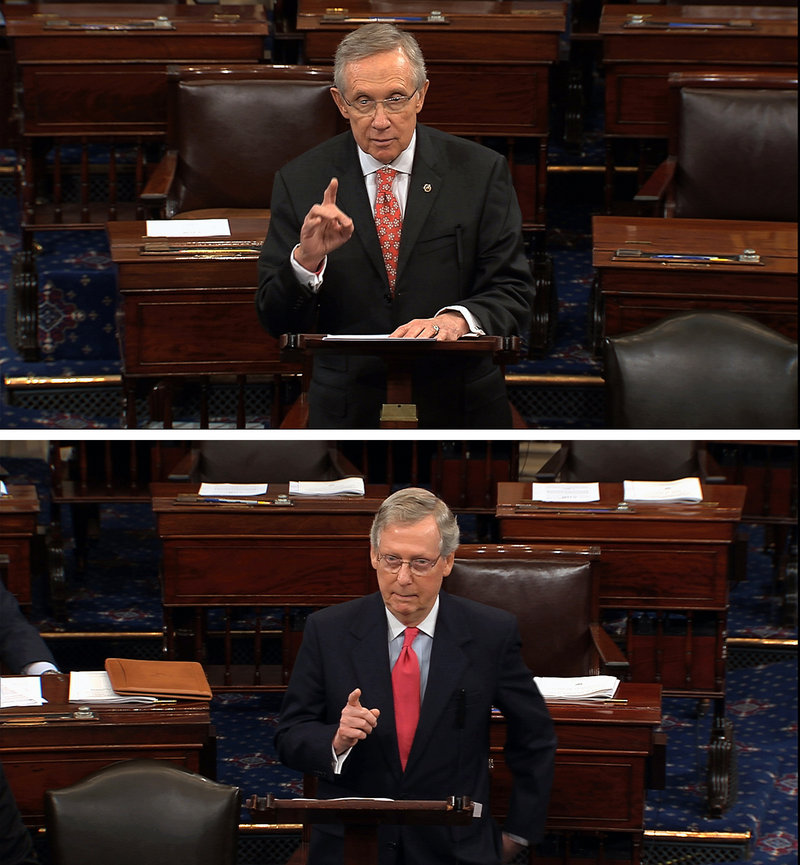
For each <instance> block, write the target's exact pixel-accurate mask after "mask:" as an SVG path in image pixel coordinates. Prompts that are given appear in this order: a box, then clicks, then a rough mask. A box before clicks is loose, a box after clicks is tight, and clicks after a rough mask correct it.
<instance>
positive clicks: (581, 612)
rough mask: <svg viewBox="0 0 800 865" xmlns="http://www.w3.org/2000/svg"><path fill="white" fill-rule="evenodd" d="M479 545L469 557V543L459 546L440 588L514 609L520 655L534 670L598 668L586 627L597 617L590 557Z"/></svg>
mask: <svg viewBox="0 0 800 865" xmlns="http://www.w3.org/2000/svg"><path fill="white" fill-rule="evenodd" d="M481 549H484V550H486V554H484V555H476V556H474V557H472V556H469V555H468V552H469V547H467V546H462V547H460V548H459V551H458V552H457V553H456V560H455V564H454V565H453V570H452V571H451V573H450V575H449V576H448V577H446V578H445V581H444V589H445V591H447V592H450V593H451V594H453V595H460V596H462V597H466V598H471V599H472V600H474V601H479V602H480V603H483V604H488V605H489V606H492V607H499V608H500V609H503V610H507V611H508V612H510V613H513V614H514V615H515V616H516V617H517V621H518V622H519V629H520V634H521V636H522V656H523V658H524V659H525V663H526V664H527V665H528V666H529V667H530V669H531V672H532V673H533V674H534V675H536V676H585V675H588V674H589V673H597V657H596V655H595V653H594V648H593V643H592V639H591V632H590V628H589V626H590V624H592V623H593V622H596V621H597V616H598V606H597V605H598V598H597V589H596V583H595V579H594V575H593V572H592V559H591V557H590V556H589V555H588V554H587V555H560V554H557V553H549V554H542V555H534V556H525V557H519V556H517V555H515V554H514V553H511V554H509V555H505V554H503V553H498V552H496V551H493V550H492V549H491V548H489V547H485V548H481Z"/></svg>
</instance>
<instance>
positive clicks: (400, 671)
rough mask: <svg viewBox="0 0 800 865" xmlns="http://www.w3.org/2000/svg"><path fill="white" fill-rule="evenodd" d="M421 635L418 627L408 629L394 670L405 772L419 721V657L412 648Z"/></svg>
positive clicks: (395, 716)
mask: <svg viewBox="0 0 800 865" xmlns="http://www.w3.org/2000/svg"><path fill="white" fill-rule="evenodd" d="M418 633H419V628H406V630H405V634H404V640H403V648H402V649H401V650H400V657H399V658H398V659H397V662H396V663H395V665H394V667H393V669H392V692H393V694H394V720H395V725H396V727H397V746H398V749H399V750H400V763H401V765H402V766H403V770H404V771H405V768H406V761H407V760H408V752H409V751H410V750H411V743H412V742H413V741H414V733H415V732H416V730H417V721H418V720H419V658H417V655H416V653H415V652H414V650H413V649H412V648H411V644H412V643H413V642H414V637H416V636H417V634H418Z"/></svg>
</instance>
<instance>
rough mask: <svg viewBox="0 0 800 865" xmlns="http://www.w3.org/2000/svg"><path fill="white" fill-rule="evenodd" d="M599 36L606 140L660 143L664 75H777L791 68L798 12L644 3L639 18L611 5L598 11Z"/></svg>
mask: <svg viewBox="0 0 800 865" xmlns="http://www.w3.org/2000/svg"><path fill="white" fill-rule="evenodd" d="M636 20H641V21H642V23H641V25H639V26H637V25H635V24H634V23H633V22H635V21H636ZM736 22H740V24H737V23H736ZM670 24H676V25H678V26H673V27H670V26H669V25H670ZM704 25H706V26H705V27H704ZM729 25H730V26H729ZM599 33H600V35H601V36H602V38H603V64H604V67H605V79H606V97H605V98H606V105H605V131H606V134H607V135H615V136H632V137H642V138H647V137H656V138H665V137H666V136H667V134H668V123H669V110H668V97H667V94H668V84H667V77H668V75H669V73H670V72H678V71H680V72H701V73H707V72H720V71H725V72H742V73H747V72H753V71H754V69H757V70H759V71H763V72H776V71H781V70H785V69H786V68H792V67H796V65H797V9H792V8H788V7H769V6H664V5H648V6H647V9H646V10H645V11H644V12H643V11H642V8H640V7H637V6H630V5H614V4H610V5H605V6H603V11H602V14H601V17H600V26H599Z"/></svg>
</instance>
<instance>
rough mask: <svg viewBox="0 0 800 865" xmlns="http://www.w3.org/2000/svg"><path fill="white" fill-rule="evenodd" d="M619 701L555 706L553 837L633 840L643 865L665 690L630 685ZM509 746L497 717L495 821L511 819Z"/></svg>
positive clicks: (493, 736) (493, 735)
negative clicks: (506, 754) (606, 835)
mask: <svg viewBox="0 0 800 865" xmlns="http://www.w3.org/2000/svg"><path fill="white" fill-rule="evenodd" d="M617 698H619V699H624V700H627V702H626V703H591V702H582V703H570V702H566V701H551V700H548V703H547V707H548V709H549V710H550V715H551V716H552V718H553V721H554V723H555V728H556V737H557V739H558V749H557V751H556V764H555V776H554V778H553V788H552V791H551V794H550V805H549V807H548V811H547V824H546V826H547V829H548V830H549V831H559V830H562V831H563V830H569V831H571V832H572V831H580V832H591V833H597V832H600V833H605V832H609V833H614V834H617V835H619V834H625V835H627V836H628V837H629V838H630V841H631V858H630V860H628V861H631V862H634V863H636V862H638V861H639V859H640V855H641V847H642V838H643V836H644V805H645V795H646V790H647V788H648V787H652V786H654V783H653V782H652V780H651V779H653V777H654V776H655V777H656V778H657V776H658V775H659V774H660V772H661V771H662V770H663V759H664V747H663V745H664V736H663V734H662V733H660V732H659V731H658V727H659V725H660V724H661V686H660V685H655V684H632V683H630V682H623V683H621V684H620V687H619V690H618V693H617ZM505 738H506V723H505V718H503V716H502V715H501V714H499V713H497V714H495V715H493V717H492V725H491V729H490V742H491V744H490V748H491V759H492V764H493V767H492V814H493V815H494V816H495V817H496V818H498V819H499V820H502V819H503V818H504V817H505V815H506V813H507V810H508V801H509V796H510V794H511V786H512V776H511V772H510V770H509V769H508V766H507V765H506V762H505V759H504V757H503V743H504V742H505ZM536 859H537V861H539V859H540V857H539V855H537V857H536ZM562 861H563V860H562Z"/></svg>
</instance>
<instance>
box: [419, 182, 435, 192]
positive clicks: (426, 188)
mask: <svg viewBox="0 0 800 865" xmlns="http://www.w3.org/2000/svg"><path fill="white" fill-rule="evenodd" d="M431 189H433V187H432V186H431V185H430V183H423V184H422V191H423V192H430V191H431Z"/></svg>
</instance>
